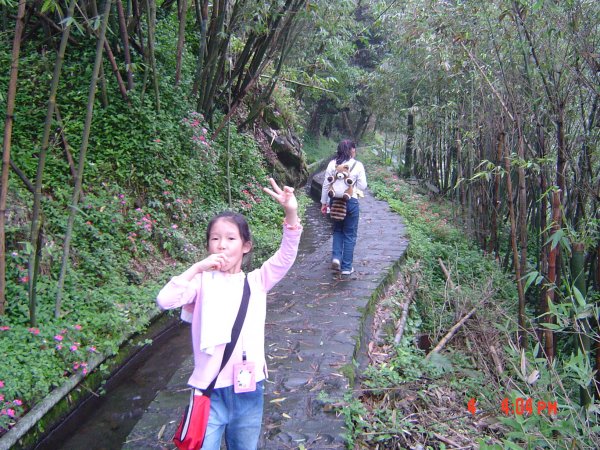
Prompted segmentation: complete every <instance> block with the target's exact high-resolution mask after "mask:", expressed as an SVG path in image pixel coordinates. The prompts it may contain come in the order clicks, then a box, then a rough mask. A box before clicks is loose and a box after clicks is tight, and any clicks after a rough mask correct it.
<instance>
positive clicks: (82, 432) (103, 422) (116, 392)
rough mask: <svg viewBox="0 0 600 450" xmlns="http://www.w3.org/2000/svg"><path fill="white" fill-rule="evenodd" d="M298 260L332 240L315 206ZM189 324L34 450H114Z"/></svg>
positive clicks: (176, 327)
mask: <svg viewBox="0 0 600 450" xmlns="http://www.w3.org/2000/svg"><path fill="white" fill-rule="evenodd" d="M303 225H304V232H303V236H302V241H301V243H300V248H299V252H298V260H299V259H301V258H302V257H304V256H305V255H307V254H311V253H313V252H314V251H315V249H316V248H317V247H318V246H320V245H323V243H324V242H326V241H327V239H329V238H330V236H331V233H330V224H329V223H328V219H326V218H324V217H323V216H322V214H321V213H320V211H319V204H317V203H312V204H310V205H309V206H308V207H307V211H306V214H305V215H304V220H303ZM189 333H190V331H189V325H187V324H181V323H179V322H178V321H174V324H173V326H171V327H170V328H169V329H168V330H166V331H165V332H163V333H162V334H161V335H160V336H158V337H156V338H155V339H154V340H153V343H152V345H150V346H147V347H146V348H144V349H143V350H141V351H140V352H139V353H138V354H136V355H135V356H134V357H133V358H132V359H131V360H130V361H129V362H128V363H127V364H126V365H124V366H123V367H122V368H121V369H120V370H119V371H118V373H116V374H115V375H114V376H113V377H111V379H110V380H108V381H107V383H106V384H105V386H104V390H105V394H103V395H100V396H97V395H92V396H91V397H90V398H89V399H88V400H86V401H85V402H84V403H83V404H82V405H81V406H80V407H79V408H78V409H77V410H75V411H74V412H73V413H72V414H71V415H70V416H69V417H67V418H66V419H65V420H64V421H63V422H62V423H61V424H60V425H59V426H58V427H57V428H56V429H54V430H53V431H52V432H51V433H49V435H48V436H46V437H45V438H44V439H43V440H42V441H41V442H39V443H38V444H37V445H36V446H35V447H34V448H35V450H81V449H85V450H115V449H119V448H121V446H122V444H123V443H124V442H125V441H126V439H127V436H128V435H129V433H130V432H131V430H132V429H133V427H134V426H135V424H136V423H137V422H138V421H139V420H140V418H141V417H142V415H143V414H144V411H145V410H146V408H147V407H148V405H150V403H151V402H152V400H153V399H154V398H155V397H156V394H157V393H158V392H159V391H160V390H161V389H163V388H164V387H165V386H166V384H167V383H168V381H169V380H170V379H171V377H172V376H173V374H174V373H175V372H176V371H177V369H178V368H179V367H180V365H181V364H182V362H183V361H184V360H185V358H187V357H188V356H189V355H190V354H191V352H192V349H191V342H190V336H189Z"/></svg>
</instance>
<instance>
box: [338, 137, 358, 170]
mask: <svg viewBox="0 0 600 450" xmlns="http://www.w3.org/2000/svg"><path fill="white" fill-rule="evenodd" d="M353 148H356V144H355V143H354V141H352V140H350V139H344V140H343V141H341V142H340V143H339V144H338V148H337V154H336V155H335V163H336V164H341V163H343V162H344V161H348V160H349V159H352V149H353Z"/></svg>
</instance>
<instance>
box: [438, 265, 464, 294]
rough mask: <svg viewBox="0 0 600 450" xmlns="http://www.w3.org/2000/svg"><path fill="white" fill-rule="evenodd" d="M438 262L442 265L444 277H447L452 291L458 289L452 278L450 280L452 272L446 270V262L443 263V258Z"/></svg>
mask: <svg viewBox="0 0 600 450" xmlns="http://www.w3.org/2000/svg"><path fill="white" fill-rule="evenodd" d="M438 262H439V263H440V267H441V268H442V272H444V276H445V277H446V281H447V283H448V284H449V285H450V289H452V290H454V289H456V286H455V285H454V282H453V281H452V278H450V272H449V271H448V269H446V266H445V265H444V261H442V258H438ZM458 289H460V286H459V287H458Z"/></svg>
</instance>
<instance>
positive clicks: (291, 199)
mask: <svg viewBox="0 0 600 450" xmlns="http://www.w3.org/2000/svg"><path fill="white" fill-rule="evenodd" d="M269 181H270V182H271V186H272V187H273V189H272V190H271V189H269V188H267V187H264V188H263V191H265V192H266V193H267V194H269V195H270V196H271V197H273V198H274V199H275V200H277V201H278V202H279V204H280V205H281V206H283V209H285V211H286V213H287V212H295V211H297V210H298V200H296V196H295V195H294V188H292V187H289V186H284V187H283V189H281V188H280V187H279V186H278V185H277V182H276V181H275V180H274V179H273V178H269Z"/></svg>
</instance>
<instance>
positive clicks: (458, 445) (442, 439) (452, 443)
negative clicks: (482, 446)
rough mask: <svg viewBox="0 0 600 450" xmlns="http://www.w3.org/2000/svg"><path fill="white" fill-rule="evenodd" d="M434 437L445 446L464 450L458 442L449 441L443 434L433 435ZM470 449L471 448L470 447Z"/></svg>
mask: <svg viewBox="0 0 600 450" xmlns="http://www.w3.org/2000/svg"><path fill="white" fill-rule="evenodd" d="M432 434H433V436H435V438H436V439H437V440H439V441H442V442H443V443H445V444H448V445H451V446H453V447H455V448H462V446H461V445H460V444H458V443H456V442H454V441H453V440H452V439H448V438H447V437H444V436H442V435H441V434H438V433H432ZM469 447H470V446H469Z"/></svg>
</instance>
